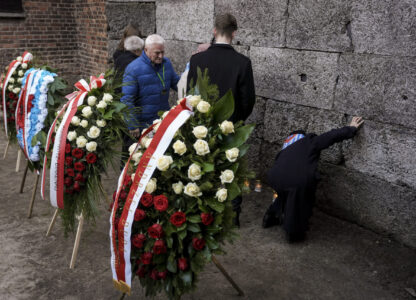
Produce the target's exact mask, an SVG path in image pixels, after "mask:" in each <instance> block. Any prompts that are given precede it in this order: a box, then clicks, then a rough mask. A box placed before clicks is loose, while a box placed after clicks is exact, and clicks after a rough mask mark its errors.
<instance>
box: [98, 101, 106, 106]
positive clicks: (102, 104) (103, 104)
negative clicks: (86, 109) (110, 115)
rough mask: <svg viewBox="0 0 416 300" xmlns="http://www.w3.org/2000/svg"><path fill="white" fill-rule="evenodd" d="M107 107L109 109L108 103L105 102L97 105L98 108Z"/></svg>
mask: <svg viewBox="0 0 416 300" xmlns="http://www.w3.org/2000/svg"><path fill="white" fill-rule="evenodd" d="M106 107H107V102H105V101H104V100H101V101H100V102H98V104H97V108H106Z"/></svg>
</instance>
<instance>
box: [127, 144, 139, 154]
mask: <svg viewBox="0 0 416 300" xmlns="http://www.w3.org/2000/svg"><path fill="white" fill-rule="evenodd" d="M136 146H137V143H134V144H131V145H130V147H129V154H130V155H132V154H133V152H134V150H135V149H136ZM139 149H140V147H139Z"/></svg>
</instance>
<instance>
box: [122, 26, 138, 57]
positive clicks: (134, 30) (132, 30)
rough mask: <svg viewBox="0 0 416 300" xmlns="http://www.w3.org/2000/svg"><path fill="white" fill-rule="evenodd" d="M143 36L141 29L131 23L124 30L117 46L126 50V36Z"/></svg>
mask: <svg viewBox="0 0 416 300" xmlns="http://www.w3.org/2000/svg"><path fill="white" fill-rule="evenodd" d="M133 35H136V36H141V33H140V30H138V29H137V28H136V27H134V26H133V25H131V24H129V25H127V26H126V28H124V31H123V36H122V37H121V40H120V43H119V44H118V46H117V50H121V51H122V50H126V49H125V48H124V41H125V39H126V38H128V37H129V36H133Z"/></svg>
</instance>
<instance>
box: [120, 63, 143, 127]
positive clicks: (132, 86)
mask: <svg viewBox="0 0 416 300" xmlns="http://www.w3.org/2000/svg"><path fill="white" fill-rule="evenodd" d="M134 71H135V70H134V68H129V67H127V68H126V71H125V72H124V76H123V87H122V93H123V96H122V97H121V99H120V101H121V102H122V103H124V104H126V105H127V107H128V108H129V113H128V114H126V122H127V128H128V129H129V130H133V129H136V128H137V127H139V115H138V111H137V108H136V104H135V103H136V99H138V97H139V83H138V81H137V77H136V76H135V73H136V72H134Z"/></svg>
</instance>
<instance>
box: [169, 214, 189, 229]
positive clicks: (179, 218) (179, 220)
mask: <svg viewBox="0 0 416 300" xmlns="http://www.w3.org/2000/svg"><path fill="white" fill-rule="evenodd" d="M170 222H171V223H172V224H173V225H175V226H176V227H179V226H181V225H182V224H183V223H185V222H186V215H185V214H184V213H183V212H181V211H177V212H175V213H174V214H173V215H171V216H170Z"/></svg>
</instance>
